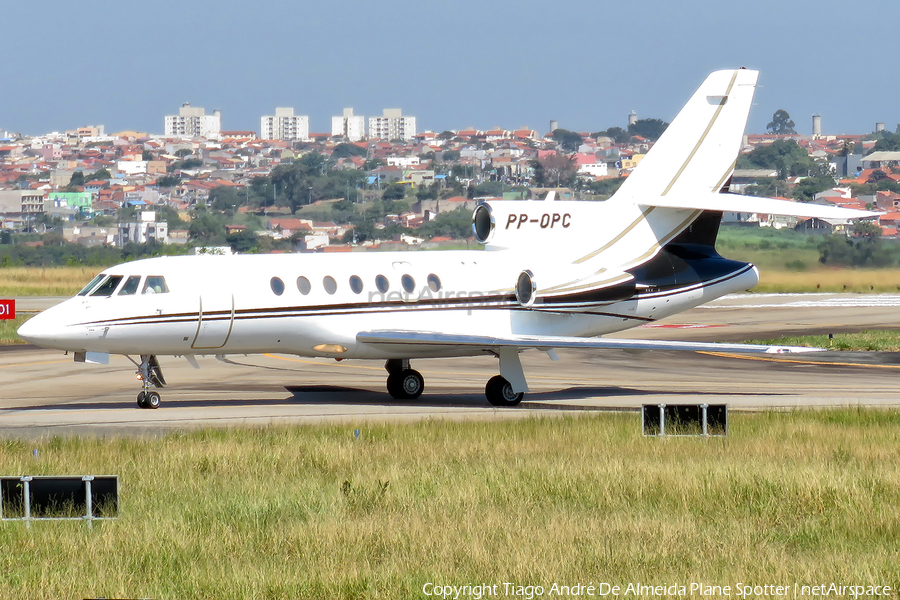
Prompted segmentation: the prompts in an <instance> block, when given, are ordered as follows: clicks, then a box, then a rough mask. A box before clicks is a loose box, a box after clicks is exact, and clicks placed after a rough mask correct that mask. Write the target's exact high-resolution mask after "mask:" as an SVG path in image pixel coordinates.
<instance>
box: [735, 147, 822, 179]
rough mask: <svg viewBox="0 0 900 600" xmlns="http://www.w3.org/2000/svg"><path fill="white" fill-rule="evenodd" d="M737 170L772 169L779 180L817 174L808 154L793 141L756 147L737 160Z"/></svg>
mask: <svg viewBox="0 0 900 600" xmlns="http://www.w3.org/2000/svg"><path fill="white" fill-rule="evenodd" d="M737 165H738V166H737V168H739V169H772V170H773V171H778V175H779V178H780V179H786V178H787V177H788V176H789V175H793V176H797V175H809V174H810V173H811V172H818V169H819V167H818V165H817V164H816V161H814V160H813V159H812V158H810V156H809V152H807V150H806V149H805V148H802V147H800V145H799V144H798V143H797V142H796V141H794V140H775V141H774V142H772V143H771V144H767V145H761V146H757V147H756V148H754V149H753V151H751V152H749V153H748V154H742V155H741V156H740V157H739V158H738V163H737Z"/></svg>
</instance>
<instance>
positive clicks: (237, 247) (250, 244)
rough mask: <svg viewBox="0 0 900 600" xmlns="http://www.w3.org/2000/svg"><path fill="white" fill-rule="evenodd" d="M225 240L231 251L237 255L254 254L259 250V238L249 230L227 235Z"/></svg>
mask: <svg viewBox="0 0 900 600" xmlns="http://www.w3.org/2000/svg"><path fill="white" fill-rule="evenodd" d="M225 239H226V241H227V242H228V245H229V246H231V249H232V250H234V251H235V252H237V253H239V254H246V253H248V252H254V251H255V250H257V249H258V248H259V236H257V235H256V232H254V231H250V230H249V229H245V230H243V231H235V232H234V233H229V234H228V235H227V236H226V237H225Z"/></svg>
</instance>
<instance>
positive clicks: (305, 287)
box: [297, 276, 312, 296]
mask: <svg viewBox="0 0 900 600" xmlns="http://www.w3.org/2000/svg"><path fill="white" fill-rule="evenodd" d="M297 289H298V290H300V293H301V294H303V295H304V296H305V295H307V294H308V293H309V291H310V290H311V289H312V285H310V283H309V279H307V278H306V277H302V276H301V277H298V278H297Z"/></svg>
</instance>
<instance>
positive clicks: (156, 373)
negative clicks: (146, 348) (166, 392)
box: [132, 354, 166, 408]
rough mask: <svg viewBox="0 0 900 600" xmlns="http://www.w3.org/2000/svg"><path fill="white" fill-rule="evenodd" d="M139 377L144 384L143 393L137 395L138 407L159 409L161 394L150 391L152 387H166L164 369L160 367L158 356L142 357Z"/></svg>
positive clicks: (146, 355) (143, 355) (144, 355)
mask: <svg viewBox="0 0 900 600" xmlns="http://www.w3.org/2000/svg"><path fill="white" fill-rule="evenodd" d="M132 362H134V361H132ZM135 364H137V363H135ZM137 376H138V379H140V380H141V383H142V389H141V392H140V393H139V394H138V395H137V404H138V406H139V407H141V408H159V404H160V401H161V398H160V396H159V393H157V392H153V391H150V388H151V386H152V387H158V388H161V387H165V385H166V379H165V377H163V374H162V368H161V367H160V366H159V361H158V360H157V359H156V356H154V355H148V354H142V355H141V364H139V365H138V371H137Z"/></svg>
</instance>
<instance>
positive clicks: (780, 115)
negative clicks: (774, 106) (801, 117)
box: [766, 109, 797, 135]
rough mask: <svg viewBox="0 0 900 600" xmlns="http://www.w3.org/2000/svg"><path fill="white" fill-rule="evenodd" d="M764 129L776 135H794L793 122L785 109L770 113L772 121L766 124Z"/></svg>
mask: <svg viewBox="0 0 900 600" xmlns="http://www.w3.org/2000/svg"><path fill="white" fill-rule="evenodd" d="M766 129H767V130H768V131H769V132H771V133H774V134H777V135H796V133H797V132H796V131H794V122H793V121H792V120H791V115H789V114H788V112H787V111H786V110H783V109H778V110H776V111H775V114H773V115H772V122H771V123H769V124H768V125H766Z"/></svg>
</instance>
